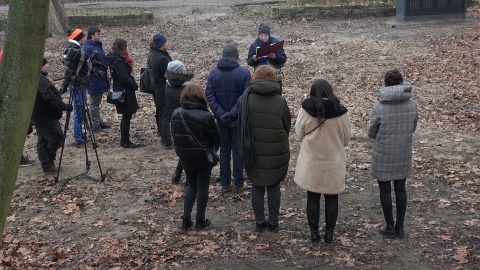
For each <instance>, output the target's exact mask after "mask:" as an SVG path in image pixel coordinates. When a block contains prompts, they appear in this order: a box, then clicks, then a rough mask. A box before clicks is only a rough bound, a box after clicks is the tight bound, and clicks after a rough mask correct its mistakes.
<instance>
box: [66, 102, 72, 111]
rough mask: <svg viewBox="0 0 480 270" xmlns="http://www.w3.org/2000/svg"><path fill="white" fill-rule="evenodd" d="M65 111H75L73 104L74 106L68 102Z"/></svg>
mask: <svg viewBox="0 0 480 270" xmlns="http://www.w3.org/2000/svg"><path fill="white" fill-rule="evenodd" d="M65 111H66V112H71V111H73V106H72V104H67V106H66V107H65Z"/></svg>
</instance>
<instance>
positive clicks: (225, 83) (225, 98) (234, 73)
mask: <svg viewBox="0 0 480 270" xmlns="http://www.w3.org/2000/svg"><path fill="white" fill-rule="evenodd" d="M250 79H251V75H250V71H249V70H248V69H247V68H246V67H243V66H240V64H239V63H238V62H237V61H236V60H234V59H232V58H230V57H222V58H221V59H220V60H219V61H218V64H217V66H216V67H215V68H213V69H212V71H211V72H210V74H209V75H208V80H207V87H206V90H205V95H206V96H207V99H208V103H209V104H210V109H211V110H212V112H213V115H214V116H215V117H216V118H217V119H220V116H222V115H223V114H224V113H226V112H230V113H231V116H232V117H234V118H236V117H237V115H238V110H237V106H236V103H237V100H238V98H239V97H240V96H241V95H242V94H243V92H244V91H245V89H247V88H248V86H249V84H250Z"/></svg>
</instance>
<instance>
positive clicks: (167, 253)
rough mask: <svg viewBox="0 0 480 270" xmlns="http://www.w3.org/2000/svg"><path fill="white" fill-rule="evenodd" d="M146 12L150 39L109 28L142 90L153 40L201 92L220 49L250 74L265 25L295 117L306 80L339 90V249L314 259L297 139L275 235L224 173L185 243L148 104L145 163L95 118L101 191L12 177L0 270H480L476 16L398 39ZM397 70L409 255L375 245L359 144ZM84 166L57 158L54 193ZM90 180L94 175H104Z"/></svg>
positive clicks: (363, 145) (252, 11)
mask: <svg viewBox="0 0 480 270" xmlns="http://www.w3.org/2000/svg"><path fill="white" fill-rule="evenodd" d="M166 2H168V1H166ZM153 11H154V12H155V25H154V26H144V27H142V26H139V27H122V28H120V27H115V28H113V27H104V28H102V29H103V31H102V38H103V42H104V44H106V45H105V46H106V47H107V48H108V46H109V45H110V44H112V42H113V40H114V39H115V38H116V37H123V38H126V39H127V40H128V41H129V50H130V53H131V55H132V57H133V59H134V61H135V62H134V65H135V74H136V75H137V77H138V72H139V69H140V67H141V66H142V65H143V63H145V59H146V55H147V52H148V50H147V48H148V47H147V40H148V37H149V36H150V34H152V33H154V32H162V33H165V34H167V36H169V37H170V38H171V40H172V48H171V52H170V53H171V55H172V57H173V58H174V59H180V60H182V61H184V62H185V63H186V64H187V65H188V66H190V67H193V68H194V69H195V71H196V75H195V81H196V82H198V83H202V84H204V83H205V79H206V76H207V75H208V72H209V71H210V69H211V68H212V67H213V66H214V65H215V63H216V61H217V60H218V58H219V56H220V54H221V49H222V48H223V46H224V45H225V44H226V43H228V42H235V43H236V44H237V46H238V48H239V49H240V51H241V57H242V64H245V58H246V54H247V49H248V46H249V44H250V43H251V42H252V41H253V39H254V38H255V36H256V31H257V25H258V24H259V23H260V22H267V23H269V24H270V25H271V26H272V35H274V36H276V37H279V38H280V39H284V40H285V42H286V44H287V46H286V53H287V55H288V57H289V59H288V61H287V65H286V66H285V68H284V73H285V77H284V85H285V98H286V99H287V102H288V104H289V106H290V108H291V111H292V115H293V116H295V115H296V114H297V111H298V108H299V105H300V103H301V100H302V99H303V98H304V97H305V95H306V94H307V93H308V90H309V87H310V85H311V83H312V82H313V80H314V79H315V78H318V77H324V78H326V79H327V80H329V81H331V82H332V84H333V85H334V87H335V89H336V91H337V93H338V95H339V96H340V99H341V100H342V101H343V102H344V103H345V105H346V106H347V107H348V109H349V110H350V112H351V115H352V119H351V122H352V124H353V126H354V136H353V139H352V142H351V143H350V145H349V146H348V148H347V151H348V160H349V162H348V175H347V190H346V192H345V193H344V194H342V195H341V196H340V201H341V202H340V215H339V220H338V224H337V228H336V231H335V241H334V243H333V244H331V245H328V246H327V245H325V244H323V243H322V244H320V245H318V246H312V245H311V244H310V241H309V235H308V225H307V221H306V214H305V206H306V194H305V192H304V191H302V190H300V189H299V188H298V187H297V186H296V185H295V183H294V182H293V175H294V169H295V162H296V156H297V152H298V147H299V146H298V143H297V142H296V138H295V136H294V135H293V134H292V135H291V140H290V141H291V151H292V155H291V156H292V159H291V168H290V172H289V174H288V176H287V179H286V180H285V182H284V184H283V185H282V192H283V193H282V208H281V217H280V218H281V224H280V225H281V230H280V232H279V233H277V234H274V233H269V232H266V233H264V234H257V233H255V232H254V219H253V213H252V210H251V206H250V201H249V192H245V193H244V194H235V193H230V194H226V195H221V194H219V193H218V192H217V191H216V190H215V178H216V177H218V167H216V168H215V170H214V175H213V178H214V179H213V180H212V187H211V193H210V201H209V206H208V209H207V215H208V217H209V218H211V219H212V221H213V225H214V227H213V229H212V230H210V231H207V232H190V233H188V234H186V235H185V234H182V233H180V232H179V229H178V227H179V225H180V223H179V222H180V216H181V214H182V207H183V187H182V186H174V185H171V183H170V173H171V172H172V171H173V169H174V167H175V164H176V156H175V154H174V152H173V151H166V150H164V149H162V148H161V147H160V144H159V139H158V138H157V137H156V136H155V132H154V129H155V127H154V122H153V114H154V109H153V102H152V100H151V97H150V96H148V95H145V94H140V93H139V95H138V99H139V102H140V106H141V110H140V111H139V112H138V113H137V114H136V115H135V116H134V117H133V122H132V128H133V130H132V133H133V134H132V135H133V136H134V137H136V138H137V139H139V140H140V141H141V142H142V143H143V144H144V145H145V146H144V147H141V148H137V149H132V150H125V149H123V148H120V147H119V143H118V141H119V128H118V127H119V119H120V118H119V116H118V115H117V114H116V113H115V112H114V109H113V108H112V107H110V106H109V105H108V104H106V103H105V104H103V107H102V108H103V115H104V118H105V119H107V120H108V121H109V122H111V123H112V124H113V128H112V130H111V131H110V132H109V133H108V134H105V135H102V136H100V137H99V138H98V141H99V144H100V148H98V152H99V157H100V160H101V164H102V167H103V169H104V170H106V171H108V177H107V179H106V181H105V182H104V183H98V182H95V181H91V180H90V179H87V178H84V177H80V178H75V179H73V180H71V181H68V182H67V181H61V183H59V184H55V185H53V183H52V182H51V181H50V180H49V179H46V178H45V177H44V176H43V175H42V173H41V170H40V168H39V166H33V167H26V168H21V169H19V176H18V180H17V188H16V191H15V195H14V198H13V201H12V205H11V212H10V215H9V218H8V224H7V227H6V229H5V234H4V236H3V241H2V249H1V253H0V257H1V258H2V260H1V263H0V269H3V268H5V269H10V268H11V269H26V268H33V269H46V268H55V269H169V268H182V269H275V268H276V269H293V268H298V269H332V268H336V269H338V268H355V269H372V268H375V269H378V268H380V269H408V268H410V269H478V268H480V264H479V262H480V253H479V252H478V250H479V248H480V244H479V243H480V239H479V235H480V214H479V212H478V204H479V201H480V200H479V198H480V196H479V187H480V183H479V179H480V172H479V170H480V168H479V156H480V152H479V151H480V150H479V149H480V142H479V140H478V128H479V126H478V125H479V122H480V121H479V120H480V116H479V114H480V107H479V100H480V94H479V85H480V83H479V78H480V76H479V75H480V74H479V68H478V65H479V63H480V59H479V55H480V54H479V48H480V46H479V45H480V44H479V23H478V17H479V12H478V6H477V8H476V9H473V10H472V11H471V16H475V17H477V19H476V20H474V21H471V22H448V23H446V22H428V23H413V24H402V25H395V27H392V24H391V23H389V20H390V19H391V18H365V19H358V20H341V19H328V20H326V19H315V18H298V19H291V20H282V21H276V20H271V19H269V18H268V16H266V15H264V14H268V11H269V10H268V8H266V7H261V6H253V7H249V6H242V7H237V8H234V9H230V8H229V9H228V10H222V11H221V12H219V11H218V10H216V9H211V7H208V6H195V7H191V6H190V7H184V6H183V5H182V6H172V7H171V8H161V9H153ZM386 20H387V21H386ZM0 42H3V35H2V36H0ZM63 42H64V41H63V40H48V42H47V51H46V56H47V57H48V58H50V59H60V57H61V48H62V46H63ZM51 63H52V65H51V66H52V69H53V71H52V72H51V74H52V77H55V76H56V75H59V74H61V70H63V67H62V66H61V64H60V61H56V60H53V61H51ZM391 68H399V69H401V71H402V72H403V73H404V74H405V77H406V78H407V80H410V81H411V82H412V83H413V84H414V87H415V88H414V89H415V98H416V100H417V102H418V104H419V108H420V123H419V127H418V130H417V132H416V133H415V142H414V150H415V155H414V160H415V162H414V172H413V174H412V176H411V178H409V179H408V181H407V183H408V187H407V191H408V195H409V208H408V212H407V218H406V233H407V237H406V238H405V239H403V240H388V239H384V238H382V237H381V236H380V235H379V234H378V227H379V226H380V225H381V223H382V212H381V209H380V206H379V199H378V186H377V185H376V184H375V181H374V180H373V179H372V178H371V176H370V174H369V171H368V169H369V166H370V147H371V141H370V140H369V139H368V138H367V136H366V134H365V129H366V125H367V122H368V117H369V114H370V110H371V106H372V104H373V103H374V102H375V100H376V93H377V89H378V88H379V87H380V85H381V78H382V75H383V73H384V72H385V71H386V70H387V69H391ZM67 140H68V142H70V141H71V140H72V138H71V136H70V137H69V138H68V139H67ZM35 141H36V138H34V136H32V137H29V138H28V139H27V142H26V145H25V152H26V153H28V154H29V155H30V156H31V157H36V154H35ZM68 142H67V144H68ZM92 153H93V152H92V151H89V154H92ZM91 158H92V157H91ZM84 160H85V159H84V157H83V151H81V150H78V149H75V148H73V147H72V146H66V147H65V160H64V168H63V170H62V173H61V177H68V176H72V175H75V174H76V173H78V172H81V171H82V169H83V168H84V167H85V164H84ZM37 162H38V161H37ZM92 167H93V169H92V171H91V175H94V176H95V175H98V171H97V170H96V169H95V166H94V165H92Z"/></svg>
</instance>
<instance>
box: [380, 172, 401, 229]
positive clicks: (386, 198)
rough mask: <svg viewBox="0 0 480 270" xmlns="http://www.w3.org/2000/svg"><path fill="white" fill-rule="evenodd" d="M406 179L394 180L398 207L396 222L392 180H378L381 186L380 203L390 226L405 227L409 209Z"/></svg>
mask: <svg viewBox="0 0 480 270" xmlns="http://www.w3.org/2000/svg"><path fill="white" fill-rule="evenodd" d="M406 181H407V179H401V180H394V181H393V186H394V188H395V203H396V208H397V209H396V210H397V223H396V224H394V220H393V207H392V184H391V181H378V187H379V188H380V204H381V205H382V210H383V216H384V218H385V222H386V223H387V225H388V226H391V227H393V226H395V228H403V223H404V221H405V213H406V211H407V191H406V189H405V182H406Z"/></svg>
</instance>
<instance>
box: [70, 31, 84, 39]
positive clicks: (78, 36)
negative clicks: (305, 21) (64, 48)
mask: <svg viewBox="0 0 480 270" xmlns="http://www.w3.org/2000/svg"><path fill="white" fill-rule="evenodd" d="M84 36H85V34H84V33H83V30H82V29H80V28H77V29H75V30H74V31H73V32H72V33H70V35H69V36H68V39H73V40H76V41H80V40H82V38H83V37H84Z"/></svg>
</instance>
